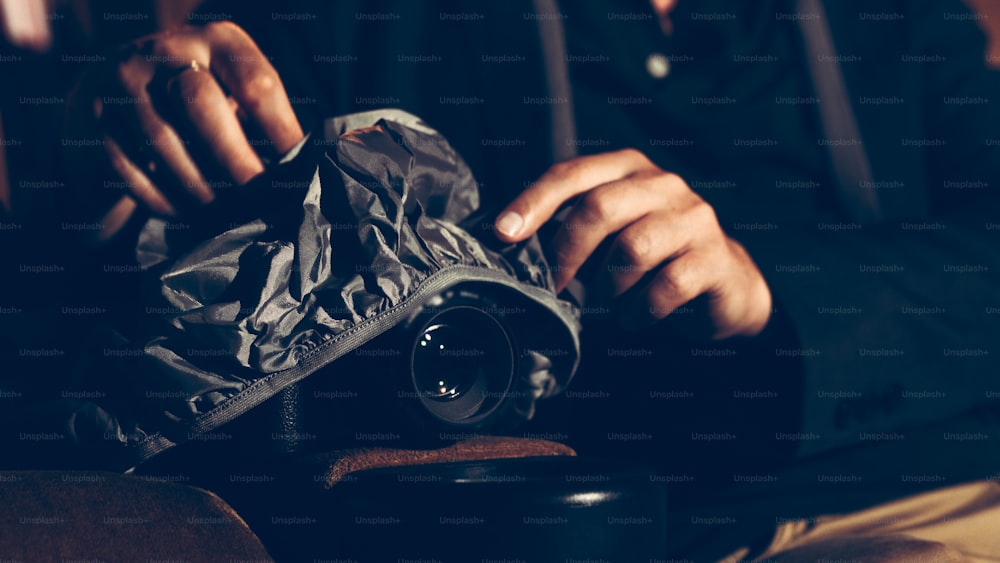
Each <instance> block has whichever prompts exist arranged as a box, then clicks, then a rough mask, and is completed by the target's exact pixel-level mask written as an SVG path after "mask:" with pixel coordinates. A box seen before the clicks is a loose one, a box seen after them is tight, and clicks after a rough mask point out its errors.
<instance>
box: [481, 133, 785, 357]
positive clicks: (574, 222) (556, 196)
mask: <svg viewBox="0 0 1000 563" xmlns="http://www.w3.org/2000/svg"><path fill="white" fill-rule="evenodd" d="M574 198H576V199H575V201H572V207H571V209H570V211H569V213H568V215H567V216H566V218H565V220H564V222H563V223H562V225H561V226H560V228H559V230H558V232H557V233H556V234H555V235H554V237H553V240H552V241H551V243H550V247H549V248H550V252H551V256H552V258H553V260H554V261H555V267H554V277H555V283H556V289H557V291H561V290H562V289H563V288H565V287H566V285H567V283H569V281H570V280H571V279H572V278H573V277H574V276H575V275H576V274H577V271H578V270H579V269H580V267H581V266H582V265H583V264H584V262H586V261H587V260H588V258H590V257H591V255H592V254H594V252H595V250H597V249H598V246H599V245H601V243H602V242H603V241H605V240H606V239H610V240H611V246H610V250H609V252H608V255H607V257H606V258H604V260H605V265H606V267H605V268H604V269H603V271H602V272H600V273H599V275H602V276H605V280H604V281H603V283H601V280H595V281H596V282H597V283H595V284H590V286H589V287H588V289H590V288H591V287H593V286H595V285H596V286H601V285H605V286H607V288H608V289H607V291H608V292H609V293H610V294H611V296H613V297H618V296H622V295H623V294H625V293H626V292H629V295H627V296H626V297H625V299H624V303H622V307H623V309H622V311H621V313H622V322H623V324H625V325H626V326H630V327H639V326H642V325H646V324H650V323H652V322H654V321H656V320H658V319H662V318H664V317H666V316H667V315H669V314H670V313H671V312H673V311H675V310H676V309H677V308H678V307H680V306H682V305H684V304H685V303H688V302H689V301H691V300H692V299H694V298H696V297H699V296H705V297H706V298H707V299H706V303H707V317H708V318H707V320H708V321H709V324H710V328H709V330H708V332H709V336H710V337H712V338H716V339H722V338H727V337H730V336H737V335H743V336H754V335H756V334H759V333H760V332H761V331H762V330H763V329H764V327H765V326H766V325H767V322H768V320H769V318H770V314H771V306H772V305H771V292H770V289H768V286H767V283H766V282H765V281H764V277H763V275H762V274H761V272H760V270H759V269H758V268H757V266H756V264H754V262H753V260H752V259H751V258H750V255H749V254H748V253H747V251H746V250H745V249H744V248H743V246H742V245H740V244H739V243H738V242H736V241H735V240H733V239H731V238H729V236H727V235H726V233H725V232H724V231H723V230H722V227H721V226H720V225H719V222H718V220H717V218H716V216H715V211H714V210H713V209H712V207H711V206H710V205H709V204H708V203H706V202H705V200H703V199H702V198H701V197H699V196H698V195H697V194H696V193H694V192H693V191H692V190H691V188H690V187H689V186H688V185H687V183H686V182H685V181H684V180H683V179H681V178H680V177H679V176H677V175H675V174H671V173H669V172H665V171H663V170H661V169H660V168H658V167H657V166H656V165H654V164H653V163H652V162H650V160H649V159H648V158H646V156H645V155H643V154H642V153H641V152H639V151H637V150H634V149H626V150H622V151H617V152H611V153H603V154H598V155H593V156H585V157H581V158H576V159H573V160H569V161H566V162H562V163H559V164H556V165H555V166H553V167H551V168H550V169H549V170H548V171H547V172H546V173H545V174H544V175H542V177H541V178H540V179H539V180H538V181H537V182H536V183H534V184H533V185H532V186H530V187H529V188H527V189H526V190H525V191H524V192H522V193H521V194H520V195H519V196H518V197H517V198H515V199H514V201H512V202H511V203H510V204H509V205H508V206H507V207H506V208H505V209H504V211H502V212H501V213H500V214H499V216H498V218H497V222H496V226H495V231H496V234H497V236H498V237H499V238H500V239H501V240H504V241H506V242H517V241H521V240H524V239H526V238H528V237H530V236H531V235H532V234H534V233H535V232H537V231H538V229H539V228H540V227H541V226H542V225H543V224H544V223H546V222H547V221H548V220H549V219H551V218H552V216H553V215H554V214H555V213H556V212H557V211H558V210H559V208H560V207H561V206H563V204H565V203H567V202H571V200H573V199H574ZM600 258H601V257H598V259H600ZM590 295H591V294H590V293H589V292H588V299H590ZM703 320H704V319H703Z"/></svg>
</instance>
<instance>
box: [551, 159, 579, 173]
mask: <svg viewBox="0 0 1000 563" xmlns="http://www.w3.org/2000/svg"><path fill="white" fill-rule="evenodd" d="M579 168H580V162H579V160H578V159H575V158H574V159H571V160H564V161H562V162H557V163H555V164H553V165H552V166H550V167H549V170H548V172H547V173H546V175H547V176H555V177H557V178H561V177H564V176H569V175H571V174H573V173H574V172H575V171H576V170H579Z"/></svg>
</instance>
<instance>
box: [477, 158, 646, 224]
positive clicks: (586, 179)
mask: <svg viewBox="0 0 1000 563" xmlns="http://www.w3.org/2000/svg"><path fill="white" fill-rule="evenodd" d="M650 166H652V164H651V163H650V162H649V159H647V158H646V157H645V156H644V155H643V154H642V153H640V152H639V151H636V150H634V149H626V150H622V151H617V152H610V153H603V154H597V155H593V156H584V157H581V158H575V159H573V160H568V161H566V162H561V163H559V164H556V165H555V166H553V167H552V168H550V169H549V170H548V172H546V173H545V174H544V175H542V177H541V178H539V179H538V181H537V182H535V183H534V184H533V185H531V186H530V187H529V188H528V189H526V190H524V191H523V192H521V194H520V195H519V196H517V198H515V199H514V201H512V202H511V203H510V205H508V206H507V207H506V208H505V209H504V210H503V211H502V212H501V213H500V214H499V216H498V217H497V220H496V226H495V227H494V229H495V231H496V234H497V237H499V238H500V239H501V240H504V241H507V242H517V241H521V240H524V239H526V238H528V237H530V236H531V235H533V234H535V232H536V231H538V229H539V227H541V226H542V225H543V224H545V222H546V221H548V220H549V219H551V218H552V216H553V215H554V214H555V213H556V211H557V210H558V209H559V207H560V206H562V204H563V203H565V202H566V201H568V200H569V199H571V198H573V197H575V196H577V195H579V194H581V193H584V192H587V191H589V190H591V189H593V188H595V187H596V186H600V185H602V184H607V183H610V182H613V181H615V180H620V179H622V178H625V177H626V176H628V175H630V174H633V173H635V172H638V171H641V170H646V169H648V168H649V167H650Z"/></svg>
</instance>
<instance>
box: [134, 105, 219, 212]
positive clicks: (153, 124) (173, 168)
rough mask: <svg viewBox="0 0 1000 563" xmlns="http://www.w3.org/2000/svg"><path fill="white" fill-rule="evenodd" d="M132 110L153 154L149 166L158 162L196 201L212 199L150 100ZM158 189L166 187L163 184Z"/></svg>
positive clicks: (181, 142)
mask: <svg viewBox="0 0 1000 563" xmlns="http://www.w3.org/2000/svg"><path fill="white" fill-rule="evenodd" d="M141 95H145V94H141ZM146 97H147V100H148V96H146ZM135 109H136V117H137V118H138V122H139V123H138V127H139V133H140V135H141V138H143V139H146V141H145V142H146V145H147V147H148V148H149V149H150V153H151V154H152V155H153V156H154V158H153V161H152V162H151V163H150V165H152V166H154V167H159V166H160V163H162V164H163V166H164V167H166V169H167V171H169V173H170V174H171V175H172V176H173V179H175V180H176V182H177V183H178V184H179V185H180V186H182V187H183V189H184V192H185V193H186V194H187V195H189V196H191V197H193V198H194V199H195V200H197V201H198V202H200V203H202V204H206V203H209V202H211V201H212V200H213V199H215V194H214V192H213V191H212V189H211V188H210V187H209V185H208V182H207V181H206V180H205V177H204V176H203V175H202V173H201V170H199V169H198V165H197V164H195V162H194V160H193V159H192V158H191V154H190V153H189V152H188V150H187V148H185V141H184V140H183V139H181V137H180V135H178V134H177V130H176V129H174V127H173V125H171V124H169V123H167V122H166V121H165V120H164V119H163V118H162V117H161V116H160V114H159V113H158V112H157V111H156V109H155V108H154V107H153V104H152V103H149V102H147V103H138V104H136V107H135ZM157 161H158V162H157ZM151 171H153V170H151ZM161 177H162V176H161ZM160 188H161V189H166V188H167V186H160Z"/></svg>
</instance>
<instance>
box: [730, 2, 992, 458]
mask: <svg viewBox="0 0 1000 563" xmlns="http://www.w3.org/2000/svg"><path fill="white" fill-rule="evenodd" d="M845 4H846V3H845ZM851 4H852V5H853V6H854V8H855V10H853V12H852V13H851V17H853V18H855V19H860V16H858V15H857V14H860V13H861V12H863V11H864V12H866V13H867V10H871V13H878V14H882V17H885V18H894V19H897V20H899V21H900V22H903V23H901V24H899V26H902V27H901V28H899V27H898V26H897V29H902V31H901V32H899V33H898V34H896V35H892V36H891V37H900V38H904V39H905V42H904V43H903V44H900V45H893V46H891V48H890V51H891V53H892V54H891V57H892V58H893V59H896V60H895V61H894V62H893V61H891V60H890V62H889V63H888V66H885V67H883V68H882V69H881V70H880V72H883V73H895V72H897V70H898V73H899V76H913V77H915V78H914V79H913V80H908V79H904V80H900V83H899V85H898V87H897V89H896V90H895V91H893V90H888V89H883V91H882V92H880V95H884V96H886V97H890V98H892V99H895V100H899V101H900V104H902V103H903V102H902V100H905V103H907V104H910V105H911V106H914V105H916V106H918V107H916V108H913V107H910V108H909V109H908V110H907V111H910V112H913V113H912V115H913V116H914V118H915V119H916V120H918V123H917V124H916V125H917V127H916V128H914V127H913V125H914V124H913V123H907V124H903V123H900V124H899V126H898V127H895V126H893V127H891V128H888V129H887V128H885V127H881V128H879V127H873V126H872V124H871V123H868V124H866V123H865V115H866V113H867V115H870V116H873V117H872V120H873V121H874V120H878V119H880V117H879V116H877V115H876V113H875V109H874V108H865V109H866V110H867V112H866V111H862V112H861V113H860V117H859V121H860V125H861V129H862V134H863V135H864V136H865V139H864V142H865V146H866V147H867V149H868V153H869V158H870V159H871V161H872V164H873V168H874V169H875V170H876V171H878V170H880V169H881V170H882V171H883V172H884V174H883V178H887V177H892V174H893V171H892V168H893V167H896V168H902V167H909V166H912V167H916V170H908V171H907V170H896V171H895V172H896V173H898V175H897V176H895V177H903V176H907V175H908V174H909V175H910V176H909V177H913V175H915V176H916V177H918V178H919V180H920V182H922V186H919V185H918V186H912V185H909V184H911V183H907V182H896V181H893V180H884V181H883V182H882V184H880V185H877V186H876V187H877V188H881V187H885V188H892V189H894V190H895V193H893V194H891V198H894V199H896V200H906V204H905V205H902V206H897V207H896V211H894V212H891V213H890V214H889V215H888V217H887V218H886V220H885V221H883V222H881V223H879V224H876V225H858V224H853V223H847V222H836V221H831V222H820V223H817V224H815V225H806V226H800V227H793V226H786V225H781V226H780V228H775V229H772V230H769V231H760V232H754V233H750V234H747V235H746V236H743V237H742V239H741V240H742V242H743V243H744V244H745V245H746V246H747V248H748V250H749V251H750V253H751V255H752V256H753V257H754V258H755V260H756V261H757V263H758V265H759V266H760V268H761V270H762V271H763V272H764V274H765V277H767V279H768V282H769V284H770V286H771V288H772V291H773V293H774V295H775V298H776V300H777V301H779V302H780V303H782V304H783V307H784V309H785V311H786V312H787V313H788V315H789V317H790V319H791V322H792V323H793V325H794V328H795V332H796V334H797V336H798V340H799V346H798V348H797V349H795V350H789V351H781V350H779V349H775V354H782V353H785V354H794V355H797V356H799V357H801V359H802V366H803V370H804V376H803V377H804V379H803V391H802V392H803V394H804V396H803V401H804V402H803V421H802V431H803V433H804V434H812V435H814V436H816V437H817V438H818V439H815V440H803V441H802V442H801V447H800V450H799V451H800V453H801V454H807V453H814V452H817V451H821V450H824V449H828V448H831V447H834V446H838V445H845V444H850V443H856V442H873V441H885V440H905V439H906V438H907V430H908V429H910V428H914V427H916V426H920V425H925V424H928V423H931V422H933V421H935V420H941V419H944V418H947V417H949V416H953V415H956V414H959V413H961V412H964V411H967V410H970V409H973V408H975V407H977V406H983V405H987V404H991V403H992V404H996V398H997V397H1000V381H998V380H997V374H998V373H1000V349H997V347H996V343H997V342H1000V293H998V289H1000V213H998V211H997V210H998V200H997V189H998V188H1000V186H998V184H1000V146H998V145H1000V110H998V105H997V103H998V102H1000V76H998V73H997V72H995V71H991V70H988V69H987V68H986V67H985V65H984V52H985V44H984V40H983V36H982V33H981V31H980V30H979V29H978V28H977V26H976V22H975V20H976V17H977V16H975V15H974V14H972V13H970V12H969V11H968V10H967V9H966V8H965V7H964V6H963V5H962V4H961V3H960V2H958V1H949V2H905V3H903V2H879V3H873V5H872V7H867V6H869V5H868V4H865V6H866V8H862V9H861V10H860V11H859V10H857V9H856V8H858V6H856V5H854V4H853V3H851ZM874 4H878V5H879V7H880V8H890V9H886V10H881V9H880V8H876V7H874ZM893 7H895V8H897V9H895V10H894V9H891V8H893ZM844 11H846V10H844ZM899 16H901V17H899ZM835 23H836V22H835ZM835 32H836V29H835ZM878 32H879V28H878V27H877V26H871V27H869V28H868V33H869V34H873V33H878ZM835 35H836V37H837V38H838V39H843V38H844V37H846V36H847V35H846V34H843V33H842V34H839V35H838V34H836V33H835ZM841 45H846V46H847V49H848V51H850V47H851V46H850V44H848V43H846V42H845V43H841ZM841 45H838V46H841ZM841 52H842V53H843V52H844V49H841ZM869 53H870V52H869ZM866 56H867V55H866ZM875 57H877V53H876V55H875ZM907 65H910V66H907ZM871 71H872V69H869V70H868V72H871ZM864 72H865V71H859V72H854V74H855V76H859V75H860V76H863V75H864ZM848 74H850V73H848ZM853 86H855V87H858V86H860V87H861V88H860V89H861V91H862V93H864V92H865V90H864V86H866V84H860V85H859V84H858V83H857V82H855V83H854V84H853ZM851 87H852V83H851V82H850V80H849V81H848V88H849V89H850V88H851ZM851 94H852V102H853V103H854V104H855V106H856V107H857V106H858V104H859V100H861V98H860V97H858V95H857V94H858V90H857V89H856V90H854V91H852V92H851ZM860 103H861V104H864V103H865V102H864V101H861V102H860ZM887 111H888V110H887ZM907 150H910V151H911V152H910V153H907V154H910V155H911V156H909V157H906V159H900V158H897V156H898V155H899V154H900V151H907ZM880 159H882V160H881V161H880ZM887 170H888V172H886V171H887ZM878 181H879V179H878V178H876V182H878ZM918 187H919V188H920V189H917V188H918ZM879 191H881V190H879ZM880 195H881V194H880ZM941 439H942V440H983V441H987V442H988V441H990V440H997V439H1000V437H987V436H984V435H972V434H970V435H968V436H966V435H950V434H947V433H946V434H942V436H941Z"/></svg>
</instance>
